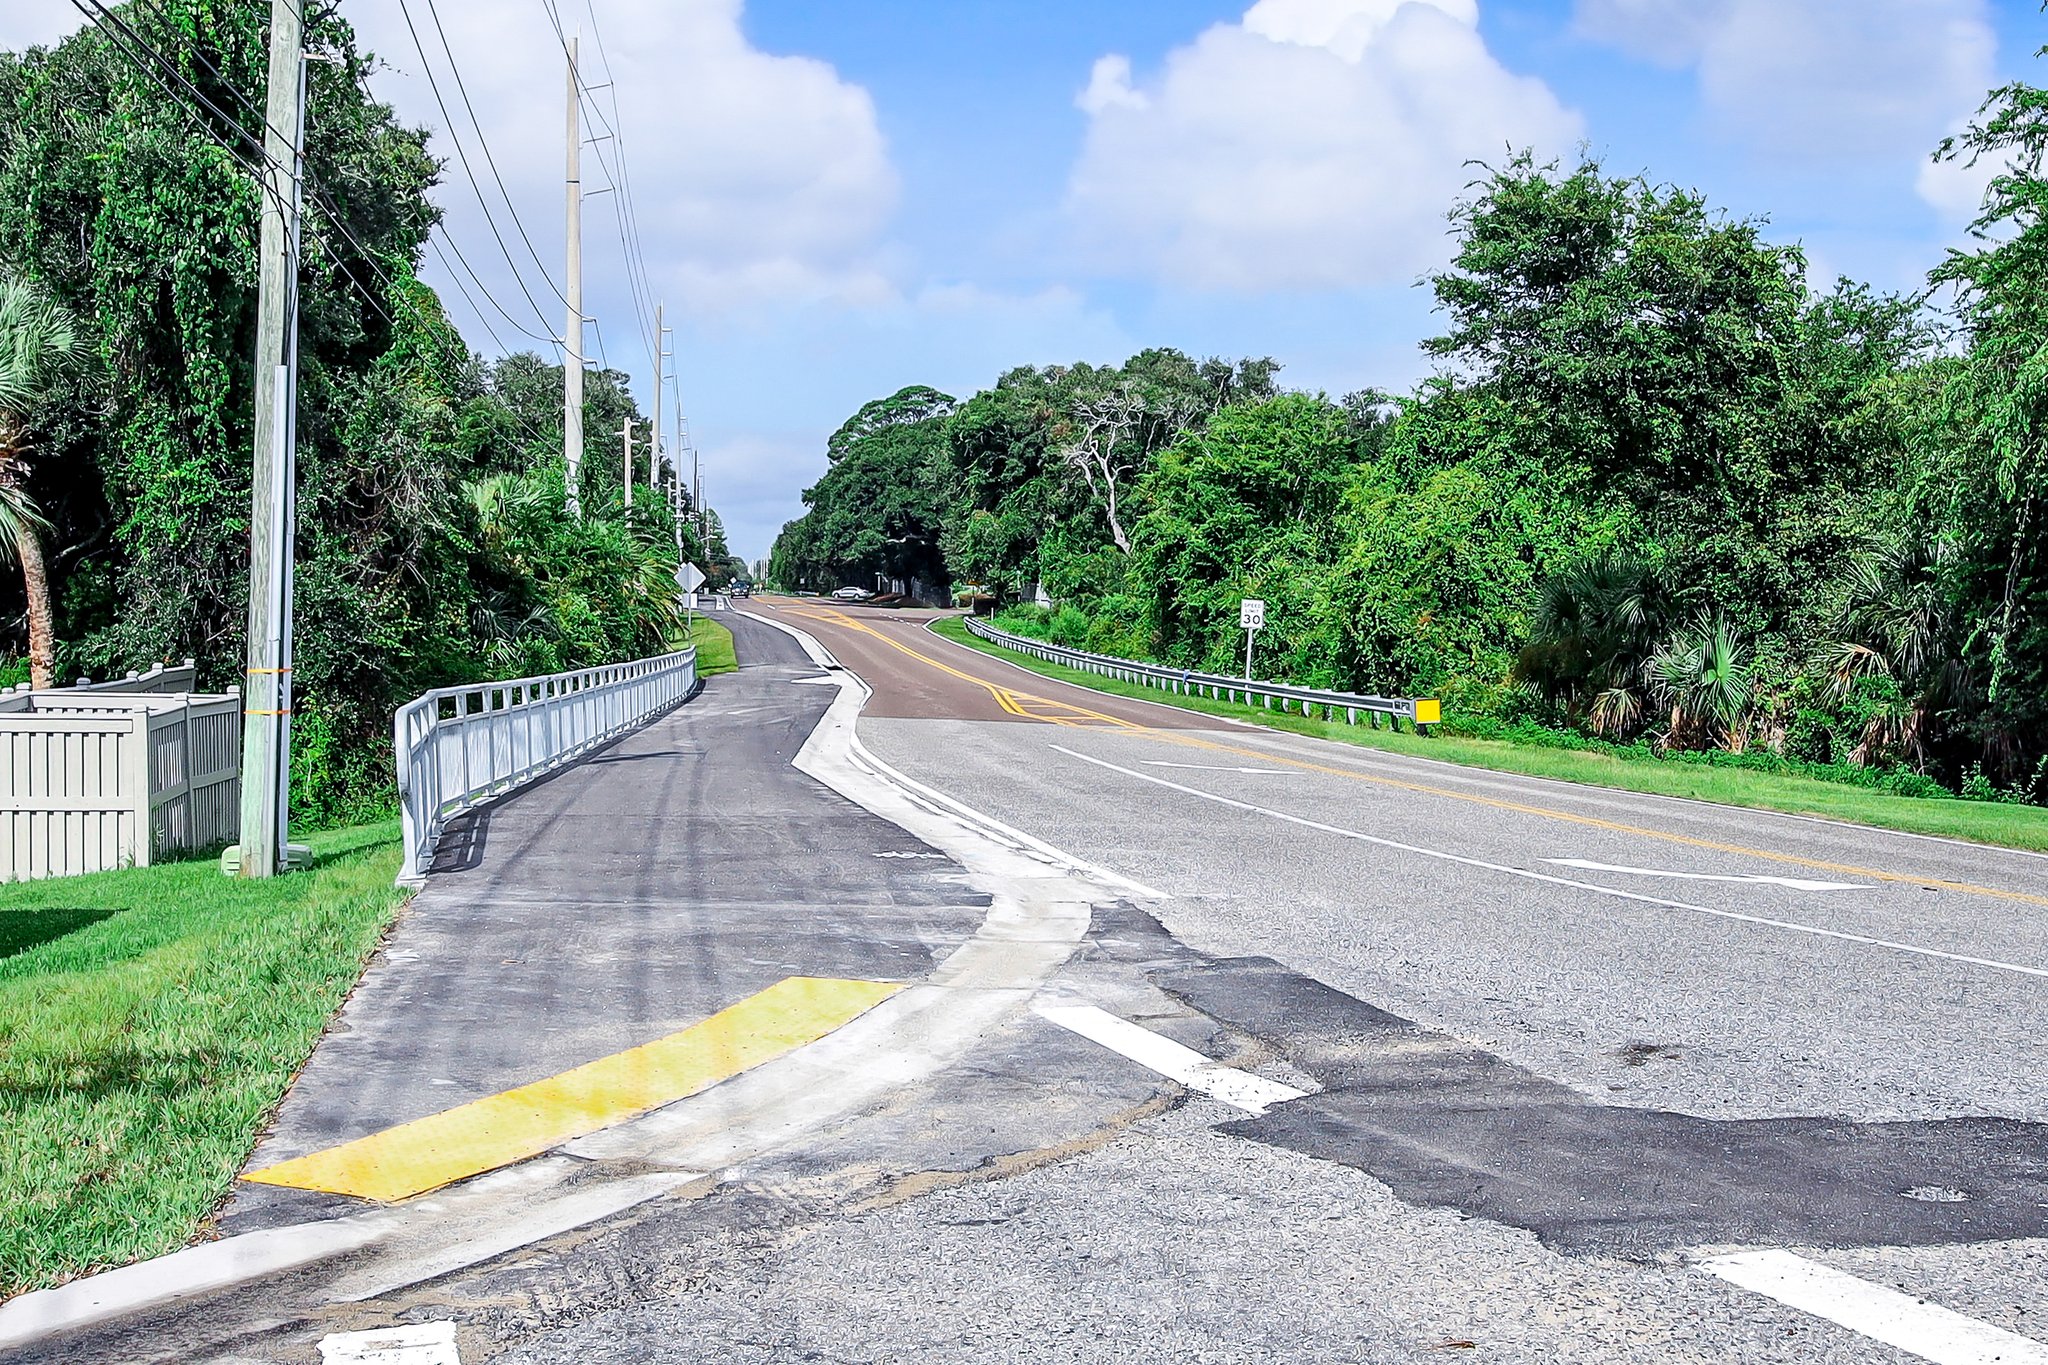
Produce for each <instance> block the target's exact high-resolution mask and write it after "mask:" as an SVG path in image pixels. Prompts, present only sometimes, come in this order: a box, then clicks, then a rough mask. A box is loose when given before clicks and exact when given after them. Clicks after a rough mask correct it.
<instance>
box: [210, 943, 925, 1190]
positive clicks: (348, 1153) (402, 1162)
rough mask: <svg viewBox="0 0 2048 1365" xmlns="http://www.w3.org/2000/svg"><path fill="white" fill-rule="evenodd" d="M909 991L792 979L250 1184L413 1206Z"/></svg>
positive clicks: (816, 1035) (881, 984) (885, 984)
mask: <svg viewBox="0 0 2048 1365" xmlns="http://www.w3.org/2000/svg"><path fill="white" fill-rule="evenodd" d="M902 989H903V987H902V985H901V984H900V983H898V982H891V981H843V980H837V979H834V978H830V977H813V976H792V977H787V978H785V979H784V980H781V981H778V982H776V983H775V984H774V985H773V986H770V987H769V988H768V989H766V990H764V991H760V992H758V993H756V994H754V995H750V996H748V997H747V998H746V999H745V1000H742V1001H740V1002H739V1003H738V1004H736V1005H731V1006H728V1007H727V1008H725V1009H722V1010H720V1011H719V1012H718V1013H716V1014H714V1015H712V1016H711V1017H710V1018H708V1019H706V1020H704V1021H703V1022H701V1023H697V1024H692V1025H691V1026H690V1027H688V1028H686V1029H684V1030H682V1031H681V1032H680V1033H672V1034H670V1035H669V1036H668V1037H666V1038H661V1039H657V1040H656V1041H654V1042H651V1043H645V1044H642V1045H641V1046H639V1047H635V1048H628V1049H627V1050H626V1051H624V1052H619V1053H614V1054H613V1055H612V1056H609V1057H604V1058H600V1059H599V1060H597V1061H594V1062H588V1063H585V1064H584V1065H582V1066H579V1067H576V1068H574V1069H572V1070H569V1071H564V1072H563V1073H562V1074H560V1075H559V1076H550V1077H549V1078H548V1079H546V1080H544V1081H535V1082H534V1083H533V1084H531V1085H522V1086H519V1087H518V1088H516V1089H513V1090H506V1091H502V1092H500V1093H499V1094H496V1095H489V1096H486V1097H484V1098H483V1099H480V1100H473V1101H471V1102H470V1103H468V1104H462V1105H457V1106H456V1107H455V1108H453V1109H446V1110H443V1111H442V1112H440V1113H438V1114H430V1115H428V1116H427V1117H426V1118H423V1119H415V1120H414V1121H413V1122H411V1123H401V1124H399V1125H398V1126H397V1127H395V1128H386V1129H385V1130H384V1131H382V1132H380V1133H372V1134H370V1135H369V1136H368V1137H364V1138H358V1139H356V1140H355V1141H354V1142H345V1143H342V1144H341V1145H340V1146H338V1147H329V1148H327V1149H326V1150H325V1151H319V1152H314V1153H312V1154H311V1155H310V1156H302V1157H298V1158H295V1159H293V1160H291V1161H283V1162H279V1163H278V1164H276V1165H274V1166H266V1167H264V1168H262V1169H261V1170H256V1171H250V1172H249V1173H248V1174H247V1175H244V1176H243V1177H242V1179H244V1180H248V1181H253V1182H255V1183H257V1184H260V1185H285V1186H290V1187H291V1188H294V1189H301V1190H323V1191H325V1192H327V1193H329V1194H346V1195H353V1196H355V1197H356V1198H358V1199H379V1200H386V1201H389V1200H397V1199H410V1198H412V1197H413V1196H414V1195H416V1194H425V1193H426V1192H427V1191H428V1190H434V1189H439V1188H440V1187H441V1186H443V1185H446V1184H449V1183H451V1182H453V1181H457V1180H465V1179H468V1178H469V1177H470V1176H473V1175H481V1174H483V1173H484V1172H485V1171H493V1170H496V1169H498V1168H499V1167H500V1166H509V1165H511V1164H512V1163H513V1162H515V1161H524V1160H525V1159H526V1158H528V1157H533V1156H538V1155H540V1154H541V1153H542V1152H545V1151H547V1150H548V1149H549V1148H552V1147H559V1146H561V1145H562V1144H563V1143H565V1142H568V1141H569V1140H571V1139H572V1138H579V1137H582V1136H583V1135H584V1134H586V1133H594V1132H596V1131H597V1130H598V1129H600V1128H606V1127H609V1126H611V1125H612V1124H614V1123H618V1122H619V1121H621V1120H622V1119H627V1118H631V1117H632V1116H634V1115H635V1114H639V1113H644V1112H645V1111H647V1110H649V1109H654V1108H658V1107H660V1106H661V1105H664V1104H670V1103H673V1102H674V1101H676V1100H680V1099H683V1098H685V1097H687V1096H690V1095H694V1094H696V1093H697V1092H698V1091H700V1090H707V1089H709V1088H710V1087H711V1086H714V1085H716V1084H717V1083H718V1082H720V1081H722V1080H725V1079H726V1078H727V1077H730V1076H735V1075H738V1074H739V1073H740V1072H742V1071H745V1070H747V1069H749V1068H751V1067H755V1066H759V1065H760V1064H761V1063H763V1062H768V1061H773V1060H774V1059H775V1058H777V1057H780V1056H783V1055H784V1054H786V1053H789V1052H794V1051H795V1050H796V1049H797V1048H799V1047H802V1046H803V1045H804V1044H806V1043H811V1042H815V1041H817V1040H818V1039H820V1038H822V1037H824V1036H825V1035H826V1034H828V1033H830V1032H832V1031H833V1030H834V1029H837V1028H839V1027H841V1026H842V1025H844V1024H847V1023H849V1022H851V1021H852V1020H853V1019H855V1018H857V1017H859V1016H860V1015H862V1014H865V1013H866V1012H867V1011H868V1010H870V1009H872V1008H874V1007H875V1006H876V1005H879V1004H880V1003H882V1001H884V1000H887V999H888V998H889V997H890V996H892V995H894V994H896V992H898V991H900V990H902Z"/></svg>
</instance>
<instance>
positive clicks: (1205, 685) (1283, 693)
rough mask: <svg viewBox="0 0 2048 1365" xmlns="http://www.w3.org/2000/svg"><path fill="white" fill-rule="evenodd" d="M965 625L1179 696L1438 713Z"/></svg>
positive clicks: (974, 621)
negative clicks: (1078, 647)
mask: <svg viewBox="0 0 2048 1365" xmlns="http://www.w3.org/2000/svg"><path fill="white" fill-rule="evenodd" d="M967 629H968V632H969V633H970V634H973V635H978V636H980V637H981V638H982V639H984V640H987V641H988V642H989V643H990V644H996V645H1001V646H1002V647H1003V648H1005V649H1014V650H1016V651H1017V652H1018V653H1020V654H1029V655H1030V656H1031V657H1033V658H1034V659H1043V660H1045V661H1046V662H1047V663H1056V664H1065V665H1066V666H1067V667H1069V668H1078V669H1081V670H1083V671H1084V672H1088V673H1096V674H1100V675H1101V676H1103V677H1105V678H1115V679H1117V680H1118V681H1120V682H1128V683H1139V684H1142V685H1144V686H1147V687H1158V688H1163V689H1164V690H1166V691H1168V692H1173V693H1177V694H1179V695H1181V696H1200V697H1210V698H1213V699H1215V700H1218V701H1234V702H1241V703H1243V704H1244V705H1247V706H1251V705H1256V704H1258V703H1260V702H1263V703H1264V704H1265V706H1266V709H1267V710H1272V709H1273V707H1274V705H1275V704H1276V703H1277V704H1278V705H1279V708H1280V709H1281V710H1282V711H1289V710H1292V711H1298V712H1299V713H1300V714H1302V715H1304V716H1312V715H1314V714H1315V713H1316V711H1317V710H1318V709H1320V710H1321V711H1322V713H1323V718H1324V719H1325V720H1336V719H1338V718H1339V717H1342V718H1343V719H1345V720H1346V721H1348V722H1350V723H1351V724H1353V725H1356V724H1357V723H1358V717H1359V716H1360V714H1361V713H1362V714H1364V715H1365V716H1366V717H1367V719H1368V720H1369V721H1370V722H1371V723H1372V724H1373V725H1374V726H1375V727H1377V726H1378V725H1379V723H1380V717H1381V716H1385V717H1387V720H1388V723H1389V724H1391V725H1392V726H1393V727H1394V728H1395V729H1397V730H1398V729H1400V728H1401V722H1402V721H1404V720H1405V721H1407V722H1408V723H1409V724H1410V725H1417V726H1421V725H1434V724H1436V723H1437V722H1438V721H1440V720H1442V719H1443V705H1442V703H1440V702H1438V701H1437V700H1436V699H1435V698H1432V697H1374V696H1368V695H1366V694H1365V693H1362V692H1338V691H1333V690H1330V689H1327V688H1320V687H1296V686H1294V685H1293V684H1292V683H1275V682H1258V681H1256V680H1254V681H1247V680H1245V679H1243V678H1233V677H1229V676H1228V675H1226V674H1222V673H1197V672H1195V671H1194V670H1192V669H1187V668H1175V667H1173V666H1171V665H1169V664H1148V663H1140V662H1138V661H1137V660H1135V659H1118V658H1113V657H1111V656H1110V655H1107V654H1090V653H1088V652H1087V651H1086V650H1080V649H1069V648H1067V647H1066V646H1065V645H1056V644H1051V643H1049V642H1047V641H1045V640H1034V639H1032V638H1030V637H1029V636H1025V635H1013V634H1011V633H1010V632H1009V631H1007V630H1003V629H1001V628H1000V627H997V626H992V625H990V624H989V623H988V622H986V621H984V620H982V619H980V618H979V617H975V616H970V617H968V618H967Z"/></svg>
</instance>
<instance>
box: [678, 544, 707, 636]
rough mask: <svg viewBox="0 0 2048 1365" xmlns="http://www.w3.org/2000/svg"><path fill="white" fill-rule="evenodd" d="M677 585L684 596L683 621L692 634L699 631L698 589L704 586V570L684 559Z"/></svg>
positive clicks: (679, 569)
mask: <svg viewBox="0 0 2048 1365" xmlns="http://www.w3.org/2000/svg"><path fill="white" fill-rule="evenodd" d="M676 586H678V587H680V588H681V589H682V590H683V592H684V594H685V596H684V598H683V621H684V623H685V626H686V627H687V629H688V630H689V632H690V634H691V635H693V636H694V635H695V634H696V633H697V589H699V588H701V587H703V586H704V571H703V570H702V569H700V568H698V567H697V566H696V565H695V564H692V563H691V562H690V561H689V560H687V559H686V560H684V561H683V562H682V565H681V566H680V567H678V568H677V569H676Z"/></svg>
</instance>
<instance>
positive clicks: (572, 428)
mask: <svg viewBox="0 0 2048 1365" xmlns="http://www.w3.org/2000/svg"><path fill="white" fill-rule="evenodd" d="M272 3H273V4H282V3H284V0H272ZM576 43H577V40H576V39H575V38H571V39H569V168H568V184H567V189H566V191H565V193H564V199H565V200H566V203H567V208H566V212H567V214H568V241H569V261H568V275H569V281H568V283H569V287H568V289H567V290H565V291H564V293H565V294H566V295H567V296H568V303H569V318H568V324H567V326H566V327H565V328H564V330H563V332H562V462H563V464H564V465H565V466H566V467H567V478H568V507H569V515H570V516H572V517H580V516H582V515H583V489H582V476H583V169H582V168H583V133H582V131H581V129H580V128H579V127H578V126H577V118H576V115H577V105H576V101H577V96H578V95H579V94H580V93H581V87H580V86H579V84H578V83H577V76H576Z"/></svg>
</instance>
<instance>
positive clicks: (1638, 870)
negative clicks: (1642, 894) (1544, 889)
mask: <svg viewBox="0 0 2048 1365" xmlns="http://www.w3.org/2000/svg"><path fill="white" fill-rule="evenodd" d="M1543 861H1544V862H1546V863H1555V864H1556V865H1557V866H1559V867H1576V868H1578V869H1579V870H1580V871H1581V872H1619V873H1621V874H1622V875H1624V876H1628V877H1677V878H1681V879H1683V880H1685V881H1689V882H1751V883H1756V884H1759V885H1764V886H1789V887H1791V888H1792V889H1793V890H1794V891H1867V890H1869V889H1870V883H1868V882H1809V881H1803V880H1801V879H1800V878H1798V877H1765V876H1743V875H1738V874H1735V873H1728V872H1667V871H1665V870H1664V869H1663V868H1661V867H1623V866H1621V865H1620V864H1619V863H1596V862H1594V861H1592V860H1591V859H1589V858H1545V859H1544V860H1543Z"/></svg>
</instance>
